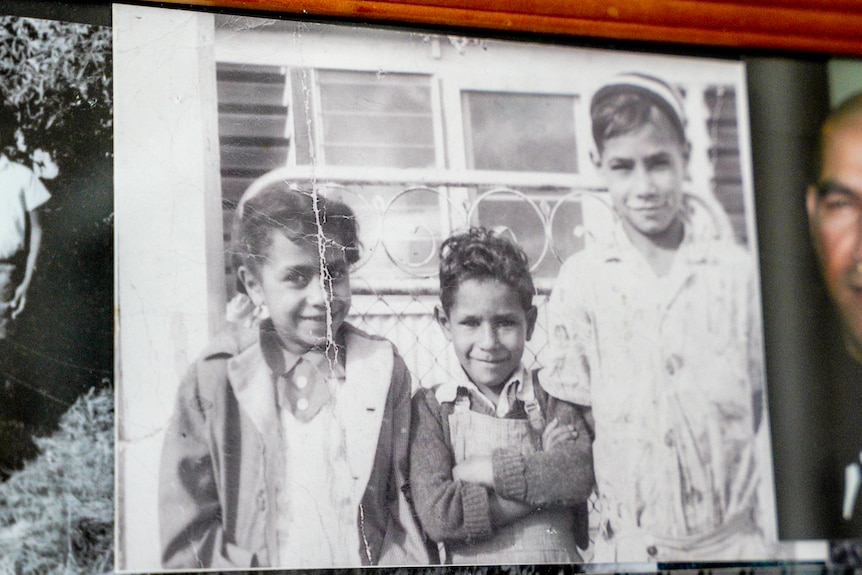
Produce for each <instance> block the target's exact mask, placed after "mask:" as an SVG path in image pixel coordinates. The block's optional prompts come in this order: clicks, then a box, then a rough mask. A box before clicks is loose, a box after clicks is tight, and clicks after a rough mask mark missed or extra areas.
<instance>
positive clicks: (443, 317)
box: [434, 305, 452, 339]
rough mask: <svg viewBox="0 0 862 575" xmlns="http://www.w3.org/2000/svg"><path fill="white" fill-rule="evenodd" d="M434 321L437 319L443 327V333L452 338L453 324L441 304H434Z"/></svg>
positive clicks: (447, 337)
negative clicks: (451, 328)
mask: <svg viewBox="0 0 862 575" xmlns="http://www.w3.org/2000/svg"><path fill="white" fill-rule="evenodd" d="M434 321H436V322H437V323H438V324H439V325H440V327H441V328H442V329H443V333H444V334H446V339H452V331H451V330H450V327H451V324H450V323H449V316H448V315H447V314H446V310H444V309H443V308H442V307H441V306H439V305H435V306H434Z"/></svg>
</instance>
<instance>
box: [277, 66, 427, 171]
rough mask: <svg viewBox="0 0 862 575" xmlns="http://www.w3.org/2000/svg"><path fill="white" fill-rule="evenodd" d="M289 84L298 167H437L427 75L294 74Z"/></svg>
mask: <svg viewBox="0 0 862 575" xmlns="http://www.w3.org/2000/svg"><path fill="white" fill-rule="evenodd" d="M291 84H292V86H291V88H292V95H293V104H294V110H295V114H294V121H295V131H296V134H297V163H298V164H313V163H317V164H320V165H327V166H373V167H380V168H431V167H434V166H436V165H437V164H438V162H439V157H440V155H439V154H438V144H437V142H436V141H435V136H434V132H435V127H434V115H433V105H432V92H431V81H430V77H429V76H425V75H419V74H385V73H378V72H353V71H341V70H308V69H297V70H293V71H292V73H291Z"/></svg>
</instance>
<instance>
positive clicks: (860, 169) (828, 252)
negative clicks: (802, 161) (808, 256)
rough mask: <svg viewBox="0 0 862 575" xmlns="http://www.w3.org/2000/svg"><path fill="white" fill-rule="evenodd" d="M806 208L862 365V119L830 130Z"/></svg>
mask: <svg viewBox="0 0 862 575" xmlns="http://www.w3.org/2000/svg"><path fill="white" fill-rule="evenodd" d="M806 206H807V208H808V219H809V224H810V226H811V235H812V237H813V239H814V247H815V250H816V251H817V256H818V258H819V259H820V264H821V267H822V270H823V275H824V277H825V279H826V285H827V287H828V289H829V294H830V295H831V296H832V299H833V300H834V301H835V303H836V305H837V306H838V311H839V313H840V315H841V321H842V324H843V326H844V329H845V332H846V333H847V335H848V344H849V347H850V352H851V354H852V355H853V356H854V358H855V359H857V360H858V361H859V362H862V116H857V117H856V118H855V119H851V120H849V121H845V122H843V123H841V124H839V125H837V126H831V127H827V130H826V132H825V137H824V149H823V164H822V166H821V171H820V182H819V183H818V185H817V186H812V187H811V188H809V190H808V194H807V197H806Z"/></svg>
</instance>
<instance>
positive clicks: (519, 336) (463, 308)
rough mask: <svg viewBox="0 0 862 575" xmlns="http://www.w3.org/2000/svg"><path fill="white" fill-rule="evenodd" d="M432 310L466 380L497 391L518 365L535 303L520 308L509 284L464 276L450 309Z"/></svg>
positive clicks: (527, 335) (522, 353)
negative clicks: (468, 379) (468, 378)
mask: <svg viewBox="0 0 862 575" xmlns="http://www.w3.org/2000/svg"><path fill="white" fill-rule="evenodd" d="M436 315H437V321H438V322H439V323H440V326H441V327H442V328H443V331H444V332H445V333H446V335H447V337H448V338H449V339H450V340H451V341H452V345H453V346H454V348H455V355H457V356H458V362H459V363H460V364H461V367H462V368H463V369H464V371H465V372H466V373H467V375H468V376H469V377H470V380H471V381H472V382H473V383H475V384H476V385H477V386H479V387H480V388H481V387H483V386H486V387H489V388H492V389H493V390H494V391H496V392H499V387H500V386H502V385H503V384H505V383H506V381H507V380H508V378H509V376H510V375H512V373H513V372H514V371H515V369H517V368H518V366H519V365H520V363H521V356H523V355H524V343H525V342H527V341H529V340H530V337H531V336H532V334H533V327H534V326H535V324H536V308H535V307H532V308H530V309H529V310H524V308H523V307H521V304H520V303H519V300H518V294H517V293H516V291H515V290H514V289H513V288H512V287H510V286H508V285H506V284H504V283H502V282H500V281H497V280H495V279H490V278H488V279H467V280H465V281H463V282H462V283H461V285H460V286H458V290H457V291H456V293H455V297H454V299H453V302H452V306H451V309H449V312H448V313H446V312H445V311H444V310H442V309H441V308H438V309H437V312H436Z"/></svg>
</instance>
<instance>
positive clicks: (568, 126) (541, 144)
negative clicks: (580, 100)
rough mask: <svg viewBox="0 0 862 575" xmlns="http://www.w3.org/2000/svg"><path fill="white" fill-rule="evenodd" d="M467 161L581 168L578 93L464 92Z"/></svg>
mask: <svg viewBox="0 0 862 575" xmlns="http://www.w3.org/2000/svg"><path fill="white" fill-rule="evenodd" d="M463 103H464V114H465V121H464V129H465V131H466V133H465V139H466V142H467V155H468V158H467V165H468V167H470V168H473V169H477V170H505V171H514V172H564V173H577V171H578V160H577V157H578V156H577V144H576V142H575V97H574V96H549V95H542V94H508V93H496V92H464V93H463Z"/></svg>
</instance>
